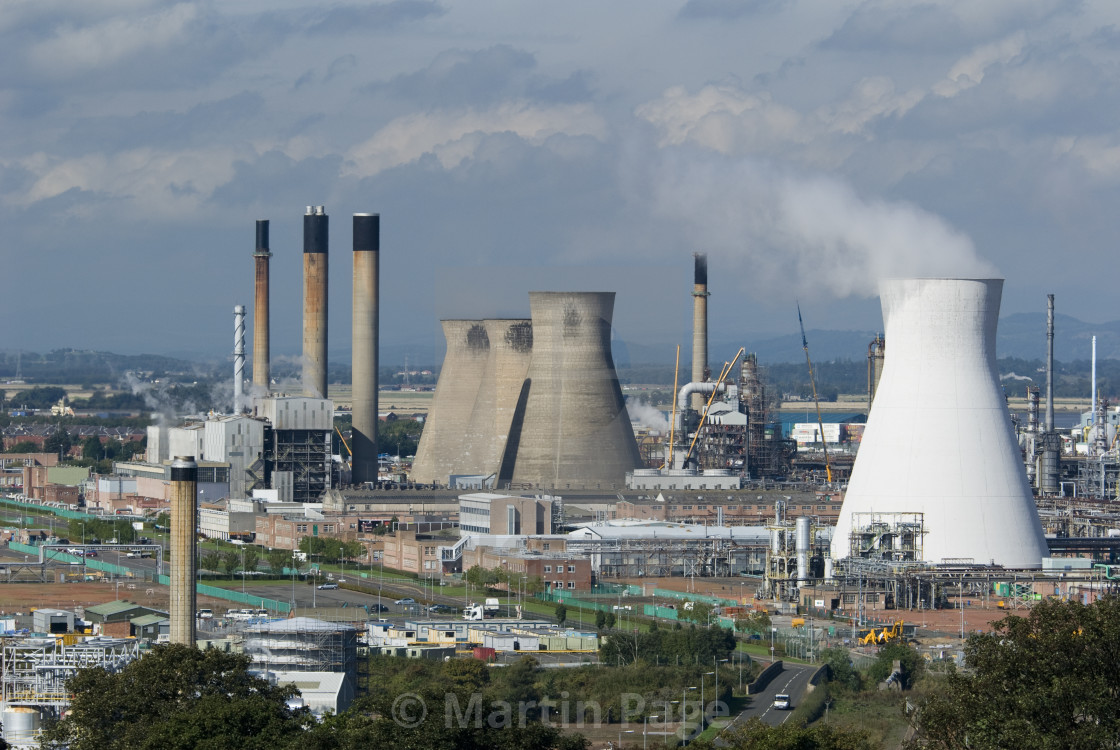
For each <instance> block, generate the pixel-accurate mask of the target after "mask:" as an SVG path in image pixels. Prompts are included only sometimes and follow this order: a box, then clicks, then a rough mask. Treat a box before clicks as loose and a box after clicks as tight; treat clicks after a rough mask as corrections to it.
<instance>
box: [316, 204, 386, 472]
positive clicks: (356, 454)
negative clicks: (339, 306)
mask: <svg viewBox="0 0 1120 750" xmlns="http://www.w3.org/2000/svg"><path fill="white" fill-rule="evenodd" d="M380 256H381V216H380V215H379V214H354V303H353V304H354V311H353V315H354V319H353V350H352V356H353V362H352V371H351V382H352V384H353V388H352V391H353V398H352V405H353V406H352V408H353V418H354V419H353V432H352V433H351V434H352V437H351V439H350V450H351V451H352V456H351V461H350V467H351V475H352V477H353V480H352V481H353V482H354V484H361V483H363V482H376V481H377V363H378V352H377V348H378V308H379V305H378V284H379V276H378V275H379V273H380V268H379V266H380ZM323 395H324V396H326V394H325V393H324V394H323Z"/></svg>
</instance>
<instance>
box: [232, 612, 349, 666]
mask: <svg viewBox="0 0 1120 750" xmlns="http://www.w3.org/2000/svg"><path fill="white" fill-rule="evenodd" d="M241 632H242V635H243V637H244V639H245V653H246V654H247V655H248V656H249V657H251V658H252V660H253V667H254V668H256V669H260V670H262V671H278V672H340V673H344V674H347V675H349V676H350V677H351V679H353V678H355V676H356V675H357V669H358V667H357V659H358V633H357V630H355V629H354V628H353V627H351V626H349V625H342V624H339V623H333V622H324V621H323V620H317V619H314V618H310V617H296V618H293V619H291V620H277V621H272V622H266V623H263V624H260V625H254V626H252V627H249V628H246V629H244V630H243V631H241Z"/></svg>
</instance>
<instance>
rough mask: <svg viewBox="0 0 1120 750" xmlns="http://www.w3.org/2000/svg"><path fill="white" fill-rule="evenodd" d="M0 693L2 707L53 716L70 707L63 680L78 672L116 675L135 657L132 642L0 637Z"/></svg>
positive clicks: (137, 647) (135, 645)
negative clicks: (26, 708) (90, 670)
mask: <svg viewBox="0 0 1120 750" xmlns="http://www.w3.org/2000/svg"><path fill="white" fill-rule="evenodd" d="M0 641H2V645H0V668H2V669H3V674H2V676H0V690H2V694H3V704H4V705H5V706H32V707H37V708H39V709H40V711H47V712H49V713H51V714H53V715H55V716H61V715H62V712H63V711H65V710H66V708H67V707H68V706H69V705H70V699H71V693H70V691H69V690H67V688H66V681H67V680H69V679H70V678H71V677H73V676H74V675H75V674H77V672H78V670H79V669H88V668H91V667H98V668H101V669H104V670H106V671H107V672H110V673H116V672H120V671H121V670H122V669H124V668H125V667H126V666H127V665H128V664H130V663H131V662H133V661H135V660H136V659H138V658H139V657H140V641H138V640H136V639H135V638H86V639H84V640H80V641H75V642H68V641H70V639H69V638H26V637H16V638H13V637H4V638H0Z"/></svg>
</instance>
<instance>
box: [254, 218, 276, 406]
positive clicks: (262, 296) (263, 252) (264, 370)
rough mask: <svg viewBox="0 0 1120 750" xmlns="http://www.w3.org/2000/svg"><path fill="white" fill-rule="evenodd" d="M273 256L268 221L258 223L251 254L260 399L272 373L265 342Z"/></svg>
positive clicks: (255, 383)
mask: <svg viewBox="0 0 1120 750" xmlns="http://www.w3.org/2000/svg"><path fill="white" fill-rule="evenodd" d="M271 257H272V253H271V252H270V251H269V249H268V219H261V220H258V221H257V249H256V250H254V251H253V264H254V266H256V284H255V286H254V298H253V388H254V389H255V390H256V391H257V395H259V396H267V395H268V388H269V383H270V382H271V373H270V371H269V357H270V354H269V349H268V347H269V341H268V335H269V334H268V325H269V322H268V264H269V260H268V259H269V258H271Z"/></svg>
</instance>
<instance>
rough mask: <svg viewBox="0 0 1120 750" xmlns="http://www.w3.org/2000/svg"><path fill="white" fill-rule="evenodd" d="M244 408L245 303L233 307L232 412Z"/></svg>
mask: <svg viewBox="0 0 1120 750" xmlns="http://www.w3.org/2000/svg"><path fill="white" fill-rule="evenodd" d="M244 409H245V305H235V306H234V308H233V413H234V414H240V413H241V412H242V411H243V410H244Z"/></svg>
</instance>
